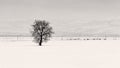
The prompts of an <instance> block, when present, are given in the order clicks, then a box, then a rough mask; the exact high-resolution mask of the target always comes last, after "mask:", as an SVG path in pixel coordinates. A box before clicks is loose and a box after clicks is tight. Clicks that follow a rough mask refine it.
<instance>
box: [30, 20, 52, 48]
mask: <svg viewBox="0 0 120 68" xmlns="http://www.w3.org/2000/svg"><path fill="white" fill-rule="evenodd" d="M32 27H33V31H32V36H33V37H34V41H35V42H37V43H39V45H40V46H42V42H47V41H48V40H49V39H50V37H51V36H52V34H53V33H54V32H53V31H52V27H51V26H50V25H49V22H47V21H45V20H35V22H34V24H33V25H32Z"/></svg>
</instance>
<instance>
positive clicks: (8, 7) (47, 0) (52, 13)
mask: <svg viewBox="0 0 120 68" xmlns="http://www.w3.org/2000/svg"><path fill="white" fill-rule="evenodd" d="M34 18H39V19H45V20H48V21H50V22H55V24H57V23H62V22H63V23H65V22H67V23H74V21H77V22H79V23H78V24H81V23H83V21H85V22H86V21H87V22H89V21H94V20H110V19H116V18H117V19H120V0H0V25H3V24H4V23H6V24H7V26H9V25H10V24H11V22H13V21H14V22H15V21H26V20H29V21H31V20H33V19H34ZM29 21H28V22H29ZM61 21H62V22H61ZM3 22H4V23H3ZM28 22H26V23H28ZM32 22H33V21H32ZM17 23H18V22H16V24H17ZM19 23H20V22H19ZM3 27H4V26H3ZM1 28H2V27H1ZM6 29H7V28H6ZM8 31H10V30H8Z"/></svg>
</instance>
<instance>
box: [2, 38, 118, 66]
mask: <svg viewBox="0 0 120 68" xmlns="http://www.w3.org/2000/svg"><path fill="white" fill-rule="evenodd" d="M119 64H120V40H94V41H93V40H88V41H83V40H51V41H49V42H47V43H43V46H41V47H40V46H38V45H37V44H36V43H34V42H32V41H30V40H29V41H25V40H24V41H22V40H19V41H17V40H11V41H10V40H0V68H120V65H119Z"/></svg>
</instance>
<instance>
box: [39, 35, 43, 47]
mask: <svg viewBox="0 0 120 68" xmlns="http://www.w3.org/2000/svg"><path fill="white" fill-rule="evenodd" d="M39 45H40V46H42V35H41V39H40V42H39Z"/></svg>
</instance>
